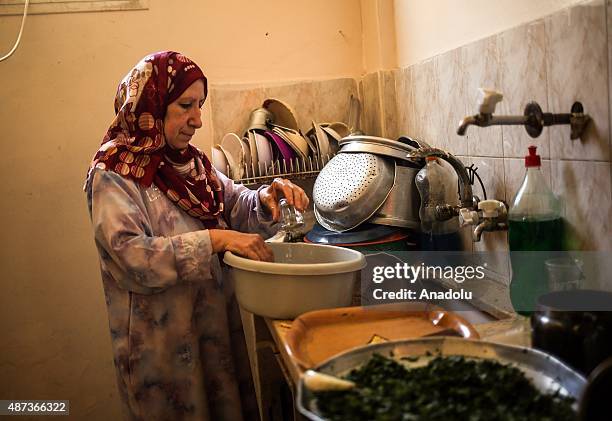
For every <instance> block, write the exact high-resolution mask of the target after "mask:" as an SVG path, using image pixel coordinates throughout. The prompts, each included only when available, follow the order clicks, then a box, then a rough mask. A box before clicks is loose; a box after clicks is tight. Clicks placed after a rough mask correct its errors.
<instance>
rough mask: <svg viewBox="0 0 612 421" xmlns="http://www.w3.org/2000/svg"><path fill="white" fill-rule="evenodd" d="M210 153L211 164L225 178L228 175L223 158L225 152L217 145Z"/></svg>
mask: <svg viewBox="0 0 612 421" xmlns="http://www.w3.org/2000/svg"><path fill="white" fill-rule="evenodd" d="M211 152H212V164H213V167H215V168H216V169H217V170H218V171H219V172H221V173H223V174H224V175H225V176H227V174H228V172H229V171H228V168H227V158H226V156H225V152H223V149H221V147H220V146H219V145H215V146H213V147H212V148H211Z"/></svg>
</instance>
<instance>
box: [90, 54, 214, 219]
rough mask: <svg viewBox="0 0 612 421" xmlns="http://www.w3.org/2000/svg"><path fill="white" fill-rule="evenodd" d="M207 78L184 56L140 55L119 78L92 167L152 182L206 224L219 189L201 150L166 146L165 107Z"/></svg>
mask: <svg viewBox="0 0 612 421" xmlns="http://www.w3.org/2000/svg"><path fill="white" fill-rule="evenodd" d="M198 79H201V80H202V81H203V82H204V93H205V94H207V93H208V91H207V81H206V77H205V76H204V73H202V70H200V68H199V67H198V66H197V64H195V63H194V62H192V61H191V60H190V59H188V58H187V57H185V56H183V55H182V54H180V53H176V52H174V51H162V52H159V53H155V54H151V55H149V56H147V57H145V58H144V59H142V60H141V61H140V62H139V63H138V64H137V65H136V66H135V67H134V68H133V69H132V70H131V71H130V72H129V73H128V74H127V75H126V76H125V78H124V79H123V80H122V81H121V83H120V84H119V87H118V89H117V95H116V97H115V113H116V117H115V119H114V121H113V122H112V123H111V125H110V127H109V129H108V131H107V132H106V135H105V136H104V139H103V140H102V145H101V147H100V149H98V152H96V154H95V156H94V158H93V160H92V162H91V165H90V170H89V174H88V178H89V176H90V175H91V173H92V169H93V168H101V169H104V170H109V171H114V172H116V173H117V174H120V175H122V176H123V177H126V178H130V179H132V180H135V181H136V182H138V183H139V184H141V185H143V186H145V187H149V186H150V185H151V184H155V185H156V186H157V187H158V188H159V189H160V190H161V191H163V192H164V193H165V194H166V196H167V197H168V198H169V199H170V200H171V201H172V202H174V203H175V204H176V205H177V206H179V207H180V208H181V209H183V210H184V211H185V212H187V213H188V214H189V215H191V216H193V217H194V218H198V219H200V220H202V221H203V222H204V224H205V226H206V227H207V228H214V227H216V226H217V216H218V215H220V214H221V213H222V212H223V191H222V187H221V183H220V182H219V180H218V179H217V176H216V174H215V171H214V170H213V169H212V165H211V163H210V161H209V160H208V158H207V157H206V155H204V154H203V153H202V152H201V151H200V150H198V149H197V148H195V147H194V146H192V145H189V147H188V148H187V150H186V151H185V152H184V153H181V152H179V151H176V150H173V149H172V148H170V147H169V146H167V145H166V140H165V136H164V117H165V115H166V108H167V107H168V105H169V104H170V103H172V102H174V101H175V100H176V99H177V98H178V97H180V96H181V94H182V93H183V92H184V91H185V90H186V89H187V88H188V87H189V86H191V84H192V83H193V82H195V81H196V80H198Z"/></svg>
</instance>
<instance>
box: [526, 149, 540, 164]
mask: <svg viewBox="0 0 612 421" xmlns="http://www.w3.org/2000/svg"><path fill="white" fill-rule="evenodd" d="M528 149H529V155H527V156H526V157H525V167H539V166H541V165H542V161H540V155H537V154H536V149H537V147H536V146H533V145H531V146H530V147H529V148H528Z"/></svg>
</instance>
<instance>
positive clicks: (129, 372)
mask: <svg viewBox="0 0 612 421" xmlns="http://www.w3.org/2000/svg"><path fill="white" fill-rule="evenodd" d="M207 92H208V91H207V80H206V77H205V76H204V74H203V73H202V71H201V70H200V68H199V67H198V66H197V65H196V64H195V63H194V62H192V61H191V60H189V59H188V58H186V57H185V56H183V55H181V54H179V53H176V52H172V51H164V52H160V53H155V54H152V55H150V56H147V57H145V58H144V59H143V60H142V61H140V62H139V63H138V64H137V65H136V67H135V68H134V69H132V70H131V71H130V72H129V73H128V75H127V76H126V77H125V78H124V79H123V81H122V82H121V84H120V85H119V88H118V91H117V95H116V98H115V112H116V117H115V119H114V121H113V122H112V123H111V125H110V127H109V129H108V131H107V133H106V135H105V136H104V139H103V141H102V146H101V147H100V149H99V150H98V152H97V153H96V154H95V156H94V158H93V161H92V163H91V167H90V170H89V173H88V177H87V182H86V187H85V189H86V192H87V199H88V205H89V210H90V213H91V219H92V224H93V228H94V233H95V241H96V246H97V248H98V252H99V255H100V266H101V271H102V281H103V284H104V292H105V296H106V303H107V306H108V314H109V322H110V330H111V338H112V346H113V352H114V361H115V366H116V369H117V377H118V384H119V391H120V395H121V399H122V402H123V406H124V409H125V412H126V414H127V415H128V416H129V418H130V419H146V420H153V419H172V420H179V419H190V420H228V421H234V420H241V419H258V418H259V415H258V410H257V404H256V400H255V393H254V390H253V383H252V378H251V372H250V366H249V359H248V356H247V352H246V345H245V342H244V334H243V330H242V323H241V320H240V314H239V311H238V306H237V303H236V300H235V297H234V295H233V291H231V287H230V285H229V283H227V282H224V280H223V278H222V269H221V267H220V264H219V258H218V255H217V254H218V253H223V252H224V251H227V250H230V251H232V252H234V253H238V254H241V255H243V256H246V257H248V258H251V259H255V260H268V261H269V260H271V259H272V258H273V256H272V253H271V251H270V249H269V248H268V247H267V245H266V244H265V243H264V241H263V238H262V237H261V236H260V235H259V233H260V234H262V235H264V236H265V237H268V236H270V235H272V234H273V233H274V227H273V225H274V222H275V221H277V220H278V218H279V216H280V215H279V207H278V200H279V199H280V198H282V197H285V198H286V199H287V201H288V202H289V203H290V204H293V205H295V207H296V208H297V209H298V210H304V209H305V208H306V206H307V205H308V198H307V196H306V194H305V193H304V191H303V190H302V189H301V188H299V187H297V186H296V185H294V184H292V183H291V182H289V181H287V180H283V179H276V180H274V182H273V183H272V184H271V185H270V186H264V187H262V188H260V189H259V190H257V191H252V190H249V189H247V188H246V187H244V186H242V185H234V183H233V182H232V181H231V180H229V179H228V178H227V177H225V176H224V175H223V174H221V173H220V172H218V171H216V170H215V169H214V168H213V167H212V165H211V163H210V161H209V160H208V158H207V157H206V155H204V154H203V153H202V152H201V151H199V150H198V149H197V148H195V147H194V146H193V145H191V144H190V141H191V138H192V136H193V135H194V133H195V131H196V130H197V129H199V128H200V127H201V126H202V120H201V107H202V105H203V103H204V100H205V99H206V95H207Z"/></svg>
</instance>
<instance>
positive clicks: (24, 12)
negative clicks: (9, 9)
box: [0, 0, 30, 62]
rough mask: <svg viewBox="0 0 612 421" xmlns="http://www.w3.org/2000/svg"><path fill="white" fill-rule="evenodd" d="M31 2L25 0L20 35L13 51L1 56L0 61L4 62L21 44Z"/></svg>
mask: <svg viewBox="0 0 612 421" xmlns="http://www.w3.org/2000/svg"><path fill="white" fill-rule="evenodd" d="M29 4H30V0H25V5H24V6H23V17H22V18H21V28H19V35H17V40H16V41H15V45H13V48H11V51H9V52H8V54H6V55H5V56H2V57H0V62H3V61H4V60H6V59H7V58H9V57H10V56H12V55H13V53H14V52H15V50H17V47H18V46H19V41H21V34H22V33H23V27H24V26H25V21H26V17H27V16H28V5H29Z"/></svg>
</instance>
